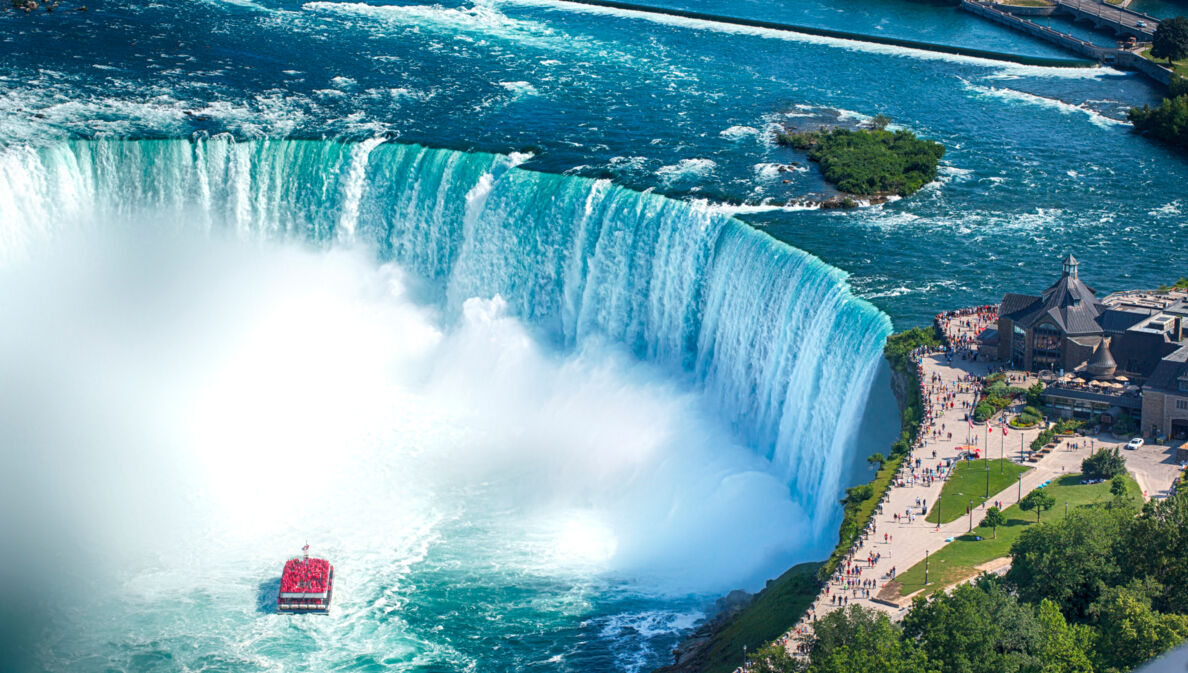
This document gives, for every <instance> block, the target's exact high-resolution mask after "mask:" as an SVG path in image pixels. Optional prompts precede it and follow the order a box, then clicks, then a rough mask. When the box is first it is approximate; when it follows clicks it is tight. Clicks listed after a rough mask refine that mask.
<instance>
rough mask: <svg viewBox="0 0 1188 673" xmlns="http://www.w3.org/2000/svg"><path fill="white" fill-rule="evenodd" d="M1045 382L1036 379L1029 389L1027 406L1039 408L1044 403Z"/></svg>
mask: <svg viewBox="0 0 1188 673" xmlns="http://www.w3.org/2000/svg"><path fill="white" fill-rule="evenodd" d="M1043 394H1044V384H1042V383H1040V382H1039V381H1036V382H1035V383H1033V384H1031V387H1030V388H1028V389H1027V406H1029V407H1036V408H1039V407H1040V406H1041V405H1042V404H1043Z"/></svg>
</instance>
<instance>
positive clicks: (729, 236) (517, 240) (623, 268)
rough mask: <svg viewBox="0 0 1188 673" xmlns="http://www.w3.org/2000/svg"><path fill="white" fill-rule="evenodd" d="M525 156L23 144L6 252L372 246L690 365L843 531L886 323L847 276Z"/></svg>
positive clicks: (717, 216)
mask: <svg viewBox="0 0 1188 673" xmlns="http://www.w3.org/2000/svg"><path fill="white" fill-rule="evenodd" d="M514 164H515V160H514V157H512V158H509V157H505V156H499V155H490V154H465V153H460V152H453V151H448V150H435V149H427V148H423V147H420V146H411V145H399V144H394V143H381V142H379V141H378V140H371V141H366V142H362V143H340V142H330V141H326V142H320V141H303V140H262V141H253V142H234V141H231V140H229V139H226V138H214V139H207V140H197V141H193V142H191V141H185V140H164V141H137V142H125V141H78V142H73V143H69V144H64V145H59V146H56V147H54V148H51V149H44V150H32V149H29V150H23V151H21V152H18V153H16V154H9V155H7V156H6V157H5V159H4V166H3V167H2V169H0V170H3V179H5V180H6V181H7V182H8V189H6V190H4V191H3V193H2V195H0V198H4V199H6V201H5V202H0V218H2V219H3V221H4V222H6V223H8V224H7V225H6V226H5V228H4V236H5V245H4V248H5V250H4V252H5V253H6V254H8V255H11V254H13V253H14V252H15V251H18V250H20V249H21V248H20V245H19V244H20V242H21V241H22V240H26V239H28V238H29V237H31V236H35V235H36V230H38V229H42V228H44V227H47V226H52V225H54V223H61V222H71V221H75V222H78V221H84V220H88V219H92V218H94V217H95V216H96V215H98V216H99V219H102V220H113V219H119V218H127V217H129V216H131V215H132V214H133V213H135V212H153V213H156V214H159V215H161V216H162V217H163V218H166V219H169V220H171V221H188V220H191V219H193V218H194V217H197V218H199V219H200V221H201V222H202V224H203V225H204V226H205V227H206V228H208V229H209V228H215V227H224V226H225V227H228V228H232V229H234V230H235V231H236V232H238V233H239V234H240V235H242V236H245V237H248V238H253V239H268V238H275V237H278V236H281V237H289V238H298V239H306V240H310V241H316V242H331V241H335V240H344V241H352V240H361V241H365V242H367V243H370V244H374V245H376V246H377V247H378V249H379V250H380V257H381V258H382V259H392V260H395V261H397V262H399V263H400V264H402V265H403V266H405V267H406V268H409V269H411V270H413V271H414V272H416V273H417V274H420V275H422V276H424V277H426V278H429V279H431V280H434V281H440V282H443V283H444V284H445V287H446V305H447V309H448V311H449V312H450V313H452V314H457V312H458V310H459V309H460V308H461V304H462V302H463V301H464V300H466V299H468V298H470V297H491V296H495V295H499V296H501V297H503V298H504V299H505V300H506V301H507V302H508V303H509V304H510V306H511V309H512V313H513V314H514V315H516V316H518V317H520V318H522V319H524V320H526V321H527V322H529V323H530V324H533V325H535V326H537V327H539V328H541V329H542V330H544V331H546V332H547V333H549V334H550V335H552V336H554V337H556V338H557V339H559V340H561V341H563V342H564V343H565V344H566V345H567V346H571V347H572V346H574V345H576V344H580V343H581V342H582V340H583V339H584V338H586V337H587V336H589V335H594V334H597V335H601V336H604V337H607V338H609V339H611V340H613V341H617V342H621V343H623V344H625V345H627V347H629V348H630V349H631V350H632V351H633V352H634V353H635V354H636V355H637V356H639V357H641V358H644V359H647V360H651V361H656V362H659V363H662V364H665V365H670V366H675V367H680V368H681V369H684V370H687V371H690V372H691V373H692V375H693V376H694V378H695V379H696V381H697V382H698V383H699V384H701V385H703V386H704V387H705V390H706V392H707V393H708V394H709V395H710V396H711V397H712V398H713V399H714V400H715V402H717V403H718V404H720V406H721V408H722V410H723V412H724V413H726V414H727V415H728V416H729V417H730V420H731V421H732V422H733V423H735V424H736V425H737V427H738V429H739V430H740V431H741V432H743V433H744V434H745V439H746V441H747V442H748V443H749V444H751V445H753V446H754V447H755V449H756V451H757V452H759V453H760V454H762V455H764V456H766V457H769V458H771V459H773V461H774V462H775V463H776V465H777V466H778V468H779V469H782V470H784V471H785V473H786V476H787V478H788V483H789V487H790V488H791V490H792V491H793V492H794V493H796V494H797V497H798V499H799V500H800V502H801V503H802V504H804V505H805V506H806V507H807V509H808V511H809V514H810V516H812V517H813V518H814V520H819V521H820V523H821V524H822V525H826V524H828V523H831V521H832V517H831V514H830V513H825V514H824V516H822V517H817V516H816V512H817V511H818V509H820V508H822V507H830V506H831V504H832V503H833V502H834V499H835V496H836V495H837V492H838V479H839V477H840V469H841V468H840V466H841V465H843V464H844V461H845V450H846V443H847V441H848V440H849V439H850V438H851V437H852V432H853V430H854V428H855V427H856V424H857V421H858V419H857V415H858V414H859V413H860V412H861V410H862V405H863V403H864V401H865V397H866V392H867V388H868V387H869V384H870V380H871V377H872V375H873V369H874V366H875V364H876V363H877V360H878V357H879V349H880V346H881V342H882V339H883V338H884V337H885V336H886V334H887V332H888V331H889V322H888V321H887V319H886V317H885V316H884V315H883V314H882V313H880V312H879V311H877V310H876V309H874V308H873V307H871V306H870V305H868V304H866V303H865V302H862V301H860V300H857V299H855V298H854V297H853V296H852V295H851V294H850V293H849V290H848V289H847V288H846V286H845V284H844V279H843V276H842V274H841V273H840V272H839V271H838V270H836V269H834V268H832V267H829V266H828V265H825V264H823V263H821V262H820V261H819V260H817V259H816V258H813V257H811V256H809V255H806V254H804V253H801V252H799V251H797V250H795V249H790V248H788V247H787V246H785V245H783V244H780V243H778V242H776V241H774V240H772V239H770V238H769V237H767V236H765V235H763V234H760V233H757V232H755V231H754V230H752V229H751V228H749V227H747V226H745V225H743V224H741V223H739V222H738V221H736V220H734V219H732V218H730V217H728V216H726V215H724V214H721V213H719V212H715V211H714V210H713V208H711V207H709V206H707V205H705V204H703V203H686V202H680V201H673V200H670V199H665V198H663V197H660V196H654V195H649V194H640V193H637V192H632V191H629V190H625V189H621V188H618V187H615V186H613V185H611V184H610V183H608V182H605V181H592V180H587V179H583V178H573V177H563V176H555V175H547V174H542V173H537V172H533V171H524V170H518V169H516V168H515V167H514ZM18 195H20V196H18ZM18 198H19V201H17V199H18Z"/></svg>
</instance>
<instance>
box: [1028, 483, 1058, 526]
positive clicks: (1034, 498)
mask: <svg viewBox="0 0 1188 673" xmlns="http://www.w3.org/2000/svg"><path fill="white" fill-rule="evenodd" d="M1055 505H1056V498H1053V497H1052V496H1051V495H1048V493H1047V492H1046V491H1044V489H1042V488H1037V489H1035V490H1034V491H1032V492H1031V493H1028V494H1027V496H1026V497H1024V498H1023V500H1021V501H1020V502H1019V509H1021V510H1023V511H1024V512H1030V511H1031V510H1033V509H1034V510H1035V520H1036V521H1039V520H1040V512H1043V511H1046V510H1049V509H1052V507H1054V506H1055Z"/></svg>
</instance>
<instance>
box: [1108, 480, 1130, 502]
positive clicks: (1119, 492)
mask: <svg viewBox="0 0 1188 673" xmlns="http://www.w3.org/2000/svg"><path fill="white" fill-rule="evenodd" d="M1110 495H1112V496H1114V502H1115V503H1124V502H1126V501H1128V500H1130V489H1129V488H1127V486H1126V477H1123V476H1122V475H1120V474H1115V475H1114V478H1113V479H1111V480H1110Z"/></svg>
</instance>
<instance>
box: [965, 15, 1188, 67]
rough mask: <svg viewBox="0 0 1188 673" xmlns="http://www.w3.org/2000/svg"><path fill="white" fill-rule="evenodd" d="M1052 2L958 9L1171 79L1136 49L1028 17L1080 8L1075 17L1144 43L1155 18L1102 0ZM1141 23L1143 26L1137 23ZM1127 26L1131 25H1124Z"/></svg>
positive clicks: (1100, 58) (1116, 64)
mask: <svg viewBox="0 0 1188 673" xmlns="http://www.w3.org/2000/svg"><path fill="white" fill-rule="evenodd" d="M1053 1H1054V2H1055V3H1058V4H1053V5H1050V6H1048V7H1023V6H1019V5H1004V4H999V3H996V2H992V1H990V0H961V8H962V9H964V10H965V11H967V12H970V13H973V14H977V15H978V16H981V17H983V18H985V19H988V20H990V21H994V22H995V23H1001V24H1003V25H1005V26H1008V27H1010V28H1013V29H1015V30H1018V31H1020V32H1022V33H1026V34H1028V35H1031V36H1032V37H1036V38H1039V39H1041V40H1044V41H1046V42H1050V43H1052V44H1055V45H1057V46H1060V47H1063V48H1064V49H1066V50H1068V51H1071V52H1072V53H1074V54H1077V55H1079V56H1083V57H1085V58H1089V59H1093V60H1095V61H1097V62H1099V63H1105V64H1108V65H1112V66H1114V67H1116V68H1124V69H1126V70H1137V71H1138V72H1140V73H1142V74H1144V75H1146V76H1147V77H1150V78H1151V79H1153V80H1155V81H1156V82H1159V83H1161V84H1164V85H1166V84H1168V83H1169V82H1170V81H1171V75H1172V73H1171V70H1168V69H1167V68H1165V67H1163V66H1161V65H1159V64H1158V63H1155V62H1154V61H1149V60H1147V59H1145V58H1143V57H1142V56H1141V55H1140V54H1139V53H1138V50H1137V49H1125V48H1120V47H1119V48H1116V47H1103V46H1101V45H1096V44H1093V43H1092V42H1089V41H1087V40H1082V39H1081V38H1079V37H1076V36H1075V35H1071V34H1069V33H1063V32H1060V31H1058V30H1055V29H1053V28H1049V27H1048V26H1045V25H1043V24H1041V23H1036V22H1035V21H1032V20H1031V19H1029V18H1027V17H1029V16H1051V15H1052V14H1056V13H1057V12H1067V13H1071V12H1073V11H1080V12H1082V14H1080V15H1077V16H1078V18H1080V17H1083V18H1085V19H1088V20H1092V21H1095V22H1097V25H1098V26H1100V27H1109V28H1112V29H1113V30H1114V31H1115V32H1117V33H1118V34H1120V35H1135V36H1136V37H1139V35H1142V37H1139V39H1140V40H1142V41H1143V42H1146V41H1148V40H1150V37H1151V36H1152V35H1154V30H1155V28H1154V26H1156V25H1158V19H1152V18H1151V17H1149V16H1147V15H1145V14H1140V13H1138V12H1134V11H1131V10H1126V9H1119V8H1117V7H1113V6H1107V5H1104V4H1103V3H1101V2H1097V0H1053ZM1073 5H1077V6H1079V7H1080V8H1079V9H1072V6H1073ZM1139 17H1142V18H1139ZM1140 22H1142V23H1143V24H1146V25H1142V26H1140V25H1138V24H1139V23H1140ZM1127 26H1133V28H1127ZM1142 31H1148V32H1142ZM1139 46H1140V47H1141V46H1142V45H1141V44H1140V45H1139Z"/></svg>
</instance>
